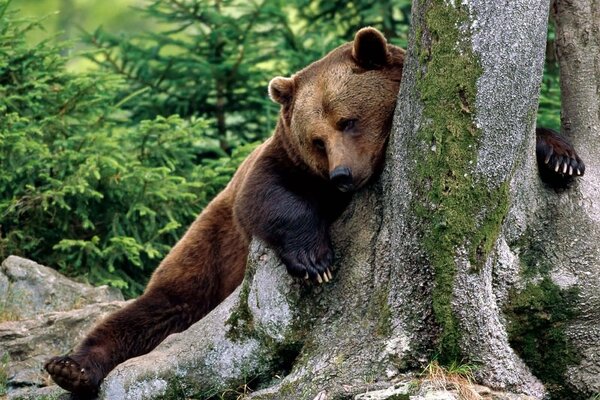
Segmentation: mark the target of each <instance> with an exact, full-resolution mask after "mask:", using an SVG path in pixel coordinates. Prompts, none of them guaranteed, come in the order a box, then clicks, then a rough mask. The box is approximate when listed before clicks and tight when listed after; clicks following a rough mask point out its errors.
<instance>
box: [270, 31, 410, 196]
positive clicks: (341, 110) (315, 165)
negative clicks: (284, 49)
mask: <svg viewBox="0 0 600 400" xmlns="http://www.w3.org/2000/svg"><path fill="white" fill-rule="evenodd" d="M403 60H404V50H402V49H401V48H399V47H396V46H393V45H389V44H388V43H387V42H386V40H385V38H384V37H383V35H382V34H381V33H380V32H379V31H378V30H376V29H374V28H363V29H361V30H359V31H358V32H357V33H356V36H355V38H354V41H353V42H352V43H347V44H345V45H342V46H340V47H338V48H337V49H335V50H333V51H331V52H330V53H329V54H327V55H326V56H325V57H323V58H322V59H320V60H319V61H316V62H314V63H313V64H311V65H309V66H308V67H306V68H304V69H303V70H301V71H300V72H298V73H296V74H295V75H293V76H292V77H291V78H283V77H276V78H274V79H273V80H271V82H270V83H269V95H270V96H271V98H272V99H273V100H274V101H276V102H277V103H279V104H281V106H282V108H281V116H280V121H279V128H278V129H279V130H280V131H281V132H280V134H281V136H282V140H283V142H284V147H285V149H286V152H287V153H288V155H289V156H290V158H291V159H292V160H293V161H294V162H295V163H297V164H300V165H302V166H303V167H305V168H308V169H309V170H310V171H311V172H312V173H314V174H315V175H318V176H320V177H323V178H324V179H330V180H331V181H332V182H333V183H334V184H335V185H336V186H337V187H338V189H339V190H341V191H352V190H355V189H357V188H359V187H361V186H362V185H364V184H365V183H366V182H367V181H368V180H369V179H370V178H371V177H372V176H373V175H374V173H375V172H376V171H377V170H378V169H379V167H380V166H381V164H382V161H383V158H384V152H385V145H386V142H387V138H388V136H389V132H390V129H391V123H392V116H393V113H394V108H395V106H396V97H397V95H398V90H399V87H400V79H401V76H402V65H403Z"/></svg>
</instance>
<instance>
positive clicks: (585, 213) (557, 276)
mask: <svg viewBox="0 0 600 400" xmlns="http://www.w3.org/2000/svg"><path fill="white" fill-rule="evenodd" d="M552 10H553V17H554V21H555V24H556V50H557V57H558V60H559V64H560V82H561V98H562V99H561V104H562V110H561V122H562V133H563V134H564V135H565V136H567V137H568V138H569V140H571V142H572V143H573V144H574V145H575V147H576V148H577V149H578V152H579V155H580V156H581V157H582V158H583V159H584V160H585V163H586V175H585V176H584V177H583V178H582V179H581V181H580V182H579V184H578V185H577V186H576V187H574V188H573V189H572V190H571V191H570V192H569V193H566V194H562V193H559V194H552V195H548V197H547V200H548V206H547V207H548V212H547V214H546V216H545V219H546V221H547V223H546V225H545V226H543V228H542V229H543V231H544V232H551V233H552V234H551V235H548V234H547V233H546V235H545V236H546V238H545V239H544V242H545V243H544V246H543V248H544V250H545V255H546V256H547V257H548V263H549V265H552V266H553V269H552V271H551V275H552V278H553V280H554V281H555V282H557V283H558V284H559V286H561V287H562V288H564V289H567V288H570V289H571V290H574V291H575V294H576V295H577V302H576V304H575V305H574V307H573V311H574V312H575V315H574V317H573V318H572V319H571V320H570V321H567V326H566V328H565V334H566V338H567V339H568V343H570V344H571V347H572V350H571V353H572V355H571V362H570V363H569V364H568V365H566V381H567V383H568V386H567V387H568V388H569V389H570V390H572V391H577V392H581V393H583V394H587V395H588V396H589V395H592V394H598V393H600V319H599V318H598V316H599V315H600V290H599V288H600V273H599V272H600V241H599V239H598V238H600V203H599V202H598V199H600V177H599V175H598V171H600V141H599V139H600V2H599V1H598V0H570V1H565V0H558V1H556V2H555V3H554V4H553V7H552ZM542 237H543V236H542Z"/></svg>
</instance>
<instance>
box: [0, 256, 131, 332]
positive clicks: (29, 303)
mask: <svg viewBox="0 0 600 400" xmlns="http://www.w3.org/2000/svg"><path fill="white" fill-rule="evenodd" d="M117 300H121V301H122V300H123V295H122V294H121V292H120V291H119V290H118V289H114V288H110V287H108V286H100V287H97V288H96V287H93V286H91V285H86V284H83V283H78V282H75V281H72V280H71V279H68V278H66V277H64V276H63V275H61V274H59V273H58V272H57V271H55V270H53V269H51V268H48V267H45V266H43V265H40V264H38V263H36V262H34V261H31V260H27V259H24V258H21V257H16V256H10V257H8V258H7V259H6V260H4V262H3V263H2V265H1V266H0V317H1V318H0V320H2V319H4V320H6V319H27V318H33V317H35V316H36V315H39V314H41V313H45V312H49V311H65V310H71V309H74V308H80V307H83V306H85V305H87V304H93V303H99V302H109V301H117Z"/></svg>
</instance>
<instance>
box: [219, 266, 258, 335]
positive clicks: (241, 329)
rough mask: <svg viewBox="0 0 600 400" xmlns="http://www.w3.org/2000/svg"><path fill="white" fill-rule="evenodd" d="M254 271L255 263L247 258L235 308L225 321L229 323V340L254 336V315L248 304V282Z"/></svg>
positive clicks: (249, 282)
mask: <svg viewBox="0 0 600 400" xmlns="http://www.w3.org/2000/svg"><path fill="white" fill-rule="evenodd" d="M255 273H256V265H255V264H254V263H252V262H251V261H250V260H249V261H248V263H247V265H246V272H245V274H244V281H243V282H242V287H241V289H240V296H239V299H238V303H237V305H236V309H235V310H232V311H231V314H230V316H229V318H228V319H227V321H226V322H225V325H229V330H228V331H227V338H228V339H230V340H240V339H242V338H247V337H254V336H255V334H256V332H255V330H254V317H253V315H252V312H251V311H250V307H249V305H248V299H249V297H250V284H251V282H252V279H253V277H254V274H255Z"/></svg>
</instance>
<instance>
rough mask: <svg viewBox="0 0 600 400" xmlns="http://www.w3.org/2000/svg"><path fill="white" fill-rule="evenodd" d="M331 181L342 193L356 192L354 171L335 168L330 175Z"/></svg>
mask: <svg viewBox="0 0 600 400" xmlns="http://www.w3.org/2000/svg"><path fill="white" fill-rule="evenodd" d="M329 179H330V180H331V182H332V183H333V184H334V185H335V186H337V188H338V189H339V190H340V191H342V192H350V191H352V190H354V182H353V181H352V171H351V170H350V168H348V167H345V166H340V167H335V168H334V170H333V171H331V172H330V173H329Z"/></svg>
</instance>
